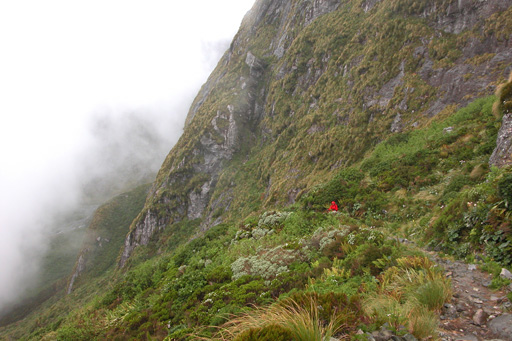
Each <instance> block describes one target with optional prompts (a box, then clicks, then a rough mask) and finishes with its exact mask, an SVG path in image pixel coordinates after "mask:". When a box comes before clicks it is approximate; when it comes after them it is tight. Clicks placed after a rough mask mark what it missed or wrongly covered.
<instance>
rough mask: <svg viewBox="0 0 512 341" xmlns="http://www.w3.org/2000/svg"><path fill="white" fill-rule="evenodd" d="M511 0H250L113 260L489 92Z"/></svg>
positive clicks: (506, 59)
mask: <svg viewBox="0 0 512 341" xmlns="http://www.w3.org/2000/svg"><path fill="white" fill-rule="evenodd" d="M510 4H511V1H496V0H494V1H485V2H482V1H477V0H474V1H432V2H428V3H426V2H414V1H404V0H389V1H341V2H339V1H332V0H314V1H313V0H311V1H291V0H290V1H284V0H283V1H269V0H260V1H257V2H256V4H255V5H254V7H253V9H252V10H251V11H250V12H249V13H248V14H247V16H246V18H245V19H244V21H243V23H242V25H241V28H240V31H239V33H238V34H237V35H236V37H235V39H234V40H233V43H232V44H231V46H230V49H229V50H228V51H227V52H226V54H225V55H224V56H223V57H222V59H221V61H220V62H219V64H218V66H217V68H216V69H215V71H214V72H213V73H212V75H211V76H210V78H209V79H208V81H207V83H206V84H205V85H204V86H203V87H202V89H201V91H200V92H199V94H198V96H197V98H196V100H195V101H194V103H193V105H192V107H191V110H190V112H189V115H188V118H187V125H186V128H185V131H184V134H183V136H182V137H181V139H180V141H179V142H178V143H177V144H176V146H175V147H174V148H173V150H172V151H171V153H170V154H169V155H168V157H167V159H166V160H165V162H164V164H163V166H162V168H161V170H160V172H159V174H158V177H157V180H156V182H155V183H154V185H153V187H152V189H151V192H150V194H149V196H148V198H147V201H146V205H145V208H144V210H143V211H142V213H141V214H140V215H139V217H138V218H137V219H136V220H135V222H134V223H133V224H132V227H131V232H130V233H129V235H128V236H127V238H126V241H125V247H124V251H123V254H122V257H121V260H120V264H121V266H124V265H125V264H126V262H127V260H128V259H129V257H130V255H131V253H132V252H133V250H134V249H135V248H136V246H138V245H147V244H148V243H149V241H150V240H151V238H152V236H153V235H154V233H155V232H157V231H161V230H163V229H165V228H168V227H169V226H172V224H173V223H176V222H179V221H183V220H194V219H200V224H201V227H202V229H207V228H209V227H210V226H213V225H215V224H218V223H219V222H221V221H223V220H224V221H226V219H229V217H233V216H236V217H244V216H246V215H248V214H250V213H251V212H252V211H254V210H257V209H259V208H260V207H265V206H267V207H268V206H270V205H275V204H286V203H293V202H295V200H296V199H297V198H298V197H300V196H301V195H302V193H304V192H305V191H307V190H308V189H310V188H311V186H313V185H314V184H316V183H318V182H319V181H321V180H322V179H325V178H326V177H327V178H329V177H330V176H331V173H332V171H333V170H335V169H337V168H340V167H346V166H349V165H351V164H353V163H354V162H355V161H358V160H360V159H361V158H362V157H363V156H364V154H365V153H366V152H367V151H368V150H369V149H370V148H371V147H372V146H374V145H376V144H377V143H378V142H379V141H382V140H383V139H385V138H386V137H387V136H389V135H390V134H391V133H396V132H400V131H407V130H411V129H414V128H417V127H421V126H423V125H424V124H425V123H426V122H428V120H429V119H430V118H431V117H432V116H435V115H438V114H439V113H443V114H449V113H452V112H453V111H454V110H455V109H456V108H457V107H458V106H460V105H464V104H466V103H468V101H470V100H471V99H473V98H476V97H479V96H482V95H486V94H491V93H493V92H494V89H495V86H496V85H497V84H498V83H500V82H502V81H503V80H504V79H505V77H506V76H507V75H508V72H509V71H510V66H511V63H512V50H510V48H509V45H510V39H511V36H510V32H511V27H512V26H511V25H512V23H511V19H510V17H511V16H510V14H511V13H510V11H511V9H510Z"/></svg>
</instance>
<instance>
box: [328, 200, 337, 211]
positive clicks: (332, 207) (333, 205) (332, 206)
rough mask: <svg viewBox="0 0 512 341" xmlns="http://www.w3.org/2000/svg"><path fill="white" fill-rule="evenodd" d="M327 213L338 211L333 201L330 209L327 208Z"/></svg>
mask: <svg viewBox="0 0 512 341" xmlns="http://www.w3.org/2000/svg"><path fill="white" fill-rule="evenodd" d="M329 211H338V205H336V203H335V202H334V201H333V202H331V207H329Z"/></svg>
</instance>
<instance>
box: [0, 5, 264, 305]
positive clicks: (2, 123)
mask: <svg viewBox="0 0 512 341" xmlns="http://www.w3.org/2000/svg"><path fill="white" fill-rule="evenodd" d="M253 2H254V0H216V1H212V0H195V1H172V0H168V1H163V0H162V1H156V0H137V1H131V0H121V1H112V0H101V1H98V0H87V1H85V0H82V1H78V0H62V1H55V0H44V1H42V0H13V1H8V0H6V1H1V2H0V234H1V237H0V309H1V306H2V302H3V301H5V300H6V299H7V298H6V297H7V296H9V295H11V293H10V291H9V290H11V289H12V288H11V286H12V287H13V288H14V287H16V286H18V285H19V283H17V282H19V281H21V280H23V276H21V275H18V274H15V273H14V272H15V269H16V268H19V267H20V266H22V265H21V264H24V263H23V262H26V261H27V259H28V257H29V255H28V254H27V253H26V252H25V253H23V252H22V251H20V250H22V249H23V247H22V245H24V244H27V242H28V241H29V240H30V239H31V238H33V239H34V240H35V241H37V233H38V232H40V231H38V228H37V227H36V226H37V224H38V221H37V220H38V219H39V217H40V216H39V215H38V214H39V212H38V210H42V209H43V207H44V205H42V202H43V201H45V200H46V201H48V200H53V198H54V197H52V196H51V195H48V193H50V192H57V193H60V192H59V191H60V190H62V189H58V186H59V184H61V185H60V186H66V183H67V182H66V181H67V177H71V176H72V175H70V174H68V172H67V170H70V169H72V167H73V166H72V165H71V164H70V163H71V161H70V160H72V157H73V155H74V154H75V153H76V152H77V151H78V150H80V149H81V148H87V143H88V142H87V141H88V140H89V139H90V136H89V131H88V128H89V127H88V122H90V117H91V116H92V115H93V114H94V113H95V112H97V111H98V110H100V111H101V110H103V109H104V108H109V110H111V109H112V108H113V111H114V112H123V110H130V109H140V108H151V107H152V108H158V109H159V110H164V111H165V110H168V111H169V115H178V116H179V117H180V123H179V124H182V120H183V119H184V115H185V114H186V112H179V113H178V112H173V110H172V109H173V108H174V104H175V103H177V102H183V101H184V100H186V101H187V102H188V103H190V101H191V100H192V99H193V96H194V95H195V94H196V93H197V91H198V90H199V87H200V86H201V84H202V83H204V81H205V80H206V78H207V76H208V74H209V73H210V72H211V70H212V69H213V67H214V66H215V64H216V61H217V60H218V58H219V57H220V55H221V53H222V52H223V51H220V50H218V48H217V49H213V48H212V47H215V46H219V44H220V43H223V44H224V45H221V46H223V48H226V47H227V43H229V42H230V41H231V39H232V38H233V36H234V35H235V33H236V31H237V30H238V28H239V25H240V23H241V21H242V18H243V15H244V14H245V13H246V12H247V11H248V10H249V9H250V7H251V6H252V4H253ZM62 184H64V185H62ZM29 237H30V238H29ZM7 278H9V279H12V280H11V281H9V280H6V279H7ZM2 283H3V284H2Z"/></svg>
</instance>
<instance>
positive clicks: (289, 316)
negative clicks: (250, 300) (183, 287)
mask: <svg viewBox="0 0 512 341" xmlns="http://www.w3.org/2000/svg"><path fill="white" fill-rule="evenodd" d="M307 301H308V304H307V306H302V305H300V304H299V303H297V302H296V301H295V300H293V299H287V300H286V301H284V302H282V303H280V304H274V305H271V306H268V307H262V308H257V309H255V310H253V311H251V312H249V313H246V314H244V315H242V316H239V317H235V318H233V319H231V320H230V321H228V322H227V323H226V324H224V326H222V327H221V328H220V330H219V332H218V333H217V336H216V337H214V340H239V339H240V336H241V335H243V334H244V333H247V331H248V330H253V331H254V330H263V329H265V328H268V327H269V326H278V327H280V328H281V329H282V330H283V333H289V334H290V335H292V336H293V340H303V341H323V340H329V339H330V338H331V337H332V336H334V335H336V334H337V333H339V332H340V331H341V330H342V329H343V328H344V326H345V325H344V323H343V322H342V321H343V317H342V316H341V315H339V314H337V312H336V311H334V312H333V313H332V315H331V318H330V319H329V321H327V323H324V321H323V320H322V319H321V318H320V312H319V305H318V302H317V300H316V299H315V298H314V296H311V297H309V298H308V300H307Z"/></svg>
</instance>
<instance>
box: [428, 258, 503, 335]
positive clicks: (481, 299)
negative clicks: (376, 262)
mask: <svg viewBox="0 0 512 341" xmlns="http://www.w3.org/2000/svg"><path fill="white" fill-rule="evenodd" d="M427 253H428V254H429V255H430V256H431V258H432V259H433V260H434V261H436V262H437V263H438V264H440V265H442V266H443V267H444V269H445V271H446V276H448V277H451V279H452V287H453V298H452V301H451V302H450V303H448V304H445V306H444V308H443V311H442V312H441V321H440V325H439V327H440V328H439V330H440V337H441V339H442V340H446V341H452V340H471V341H482V340H507V341H508V340H512V314H509V313H507V310H510V306H511V304H510V302H509V301H508V299H507V289H505V290H498V291H494V290H491V289H489V288H488V286H489V284H490V283H491V275H489V274H487V273H484V272H482V271H480V270H478V269H477V268H476V266H475V265H472V264H466V263H464V262H461V261H452V260H447V259H442V258H440V257H439V256H438V255H437V254H436V253H435V252H427Z"/></svg>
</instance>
